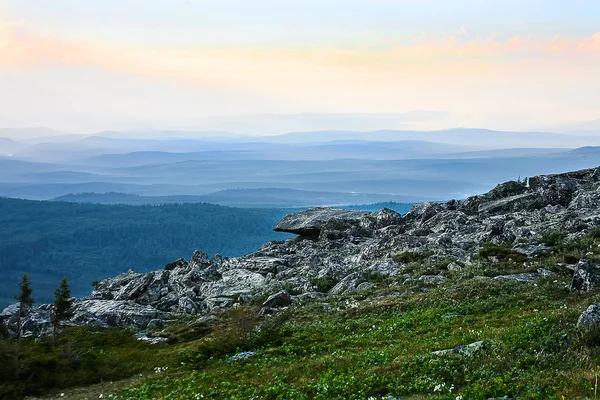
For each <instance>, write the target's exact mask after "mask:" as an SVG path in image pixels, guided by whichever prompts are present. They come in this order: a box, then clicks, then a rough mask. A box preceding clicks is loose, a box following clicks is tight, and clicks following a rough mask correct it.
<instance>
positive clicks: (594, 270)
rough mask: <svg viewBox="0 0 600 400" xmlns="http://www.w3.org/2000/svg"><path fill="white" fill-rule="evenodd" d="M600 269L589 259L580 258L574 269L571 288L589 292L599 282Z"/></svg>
mask: <svg viewBox="0 0 600 400" xmlns="http://www.w3.org/2000/svg"><path fill="white" fill-rule="evenodd" d="M599 275H600V269H599V268H598V266H597V265H595V264H593V263H592V262H591V261H590V260H588V259H583V260H579V262H578V263H577V264H576V265H575V268H574V271H573V280H572V281H571V290H573V291H578V292H589V291H590V290H592V289H593V288H594V287H596V284H597V283H598V277H599Z"/></svg>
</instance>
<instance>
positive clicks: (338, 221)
mask: <svg viewBox="0 0 600 400" xmlns="http://www.w3.org/2000/svg"><path fill="white" fill-rule="evenodd" d="M367 214H368V213H367V212H364V211H350V210H341V209H337V208H324V207H314V208H309V209H308V210H305V211H301V212H299V213H295V214H289V215H286V216H285V217H284V218H283V219H282V220H281V221H279V223H278V224H277V225H275V228H273V230H275V231H277V232H289V233H294V234H297V235H303V236H319V234H320V233H321V230H322V229H323V228H325V227H326V226H330V227H333V226H335V227H337V228H338V229H339V228H341V227H343V226H346V225H348V224H351V223H352V222H353V221H358V220H360V219H361V218H362V217H364V216H365V215H367Z"/></svg>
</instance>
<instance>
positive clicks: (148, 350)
mask: <svg viewBox="0 0 600 400" xmlns="http://www.w3.org/2000/svg"><path fill="white" fill-rule="evenodd" d="M548 242H553V249H554V250H553V252H552V254H550V255H548V256H546V257H541V258H538V259H534V260H528V261H527V262H526V264H527V265H526V266H523V265H522V263H516V262H515V261H514V260H512V261H509V258H511V257H510V256H507V257H506V258H505V259H504V260H502V261H501V262H499V263H491V262H489V261H487V260H486V259H485V258H484V257H483V256H482V259H480V260H479V261H477V262H476V263H474V265H472V266H465V267H464V269H463V271H461V272H459V273H454V272H453V273H451V274H448V276H449V280H448V281H447V282H445V283H443V284H441V285H432V286H429V287H426V289H427V290H424V288H423V286H420V285H416V286H415V284H414V282H407V283H404V282H403V279H404V278H398V280H395V279H393V278H386V279H373V280H372V281H373V282H374V283H375V284H376V289H374V290H373V291H372V292H370V293H357V294H354V295H351V296H346V297H329V298H326V299H319V300H315V301H305V302H303V303H301V304H299V305H297V306H295V307H294V308H292V309H290V310H288V311H286V312H283V313H281V314H278V315H275V316H266V317H259V316H258V313H257V311H258V309H257V308H256V306H246V307H240V308H237V309H232V310H229V311H226V312H223V313H220V314H219V315H218V316H219V318H220V321H218V322H217V323H215V324H199V325H198V324H189V323H188V322H180V323H176V324H173V325H170V326H168V327H167V328H165V332H163V334H164V335H165V336H167V337H169V339H170V340H169V343H164V344H159V345H153V346H151V345H147V344H142V343H139V342H136V341H133V340H132V339H131V338H130V335H129V336H128V334H127V333H126V332H123V331H97V332H96V331H93V330H89V329H88V330H86V329H82V328H79V329H73V330H71V331H70V332H66V333H65V334H64V335H63V337H62V338H61V344H60V345H59V347H60V348H61V349H62V350H61V351H57V352H53V351H51V350H48V349H47V348H46V347H43V346H42V347H43V349H46V350H44V351H42V352H39V351H38V349H36V346H39V345H40V344H39V343H31V342H24V344H26V346H25V347H27V346H32V349H35V350H31V355H35V358H36V359H40V358H41V359H43V360H46V358H47V357H49V356H48V354H54V356H53V357H55V358H56V359H58V360H63V358H61V357H64V349H66V348H67V347H68V346H67V343H69V341H73V340H74V338H79V340H80V341H81V343H80V344H79V345H78V346H79V347H78V348H81V349H84V348H86V349H91V350H90V351H91V353H92V354H94V355H95V357H96V359H95V360H96V361H94V362H92V361H90V364H85V363H84V364H80V365H79V367H78V368H83V367H84V366H85V365H88V366H89V367H90V368H91V367H93V368H95V369H96V370H95V371H97V372H95V373H96V374H97V375H96V379H97V380H96V382H97V381H98V380H100V379H102V380H104V381H105V384H100V385H99V386H94V385H92V386H86V387H84V388H78V389H64V388H65V387H69V386H72V385H73V384H74V383H79V384H84V383H86V382H88V383H91V382H92V381H93V379H89V376H88V375H86V374H84V375H82V376H80V377H77V376H73V377H70V378H69V379H67V380H63V381H61V380H57V381H56V382H57V383H56V384H55V386H54V389H50V390H49V388H48V387H46V389H45V390H46V393H49V394H51V395H53V396H56V393H58V391H60V392H64V393H65V397H67V398H69V397H70V398H90V399H91V398H98V396H99V395H100V394H103V397H104V398H107V395H108V394H109V393H110V394H112V395H113V397H112V398H114V399H121V400H126V399H368V398H373V399H383V398H386V397H387V396H395V397H401V398H403V399H424V398H435V399H445V400H456V399H457V398H461V396H462V399H469V400H471V399H474V400H478V399H489V398H494V397H503V396H509V397H514V398H518V399H560V400H562V399H578V398H579V399H592V398H595V391H594V390H595V387H594V384H595V380H596V377H597V375H598V374H599V368H598V366H599V365H600V336H599V335H598V334H597V333H594V332H579V331H578V330H577V329H576V323H577V318H578V316H579V315H580V313H581V312H582V311H584V310H585V309H586V308H587V306H588V305H590V304H594V303H599V302H600V290H594V291H592V292H589V293H571V292H570V291H569V289H568V287H569V283H570V277H569V275H568V274H566V273H563V274H559V275H557V276H556V277H552V278H544V279H540V280H538V281H537V282H536V283H535V284H523V283H518V282H506V281H494V280H479V279H473V276H475V275H482V272H485V275H488V276H494V275H499V274H503V273H506V271H507V270H510V271H513V270H517V269H518V268H520V269H521V270H535V269H536V268H540V267H544V268H550V269H555V270H557V271H558V270H559V269H560V267H558V266H557V264H556V263H557V262H561V261H559V260H562V259H563V258H564V256H565V254H571V253H575V254H580V253H582V254H587V255H588V257H595V256H596V255H598V254H599V253H600V248H599V247H598V245H599V244H600V235H598V237H596V236H594V235H587V236H586V237H584V238H582V239H581V240H580V241H577V242H568V243H567V242H565V241H564V240H562V239H559V236H552V237H551V238H549V239H548ZM491 250H494V251H495V252H496V254H498V253H503V254H506V253H507V251H508V250H507V249H506V246H502V247H501V248H499V249H490V251H491ZM588 253H591V254H588ZM485 257H487V256H485ZM411 262H417V261H411ZM438 264H439V265H438ZM438 264H432V265H421V266H419V268H420V269H422V270H429V269H433V270H435V269H436V268H440V269H443V268H444V264H445V261H444V262H443V263H438ZM440 272H442V271H440ZM323 301H326V302H327V303H328V306H329V307H326V308H325V307H323V305H322V303H323ZM326 309H327V310H328V311H325V310H326ZM93 332H96V333H94V334H92V333H93ZM159 334H160V332H159ZM98 335H100V336H98ZM102 335H104V336H102ZM93 336H96V337H97V339H90V338H89V337H93ZM84 337H85V338H88V339H86V340H83V338H84ZM477 341H484V343H485V345H484V347H483V348H481V349H480V350H478V351H475V352H473V354H471V355H464V354H454V353H451V354H446V355H434V354H432V352H433V351H436V350H441V349H452V348H454V347H456V346H459V345H465V344H469V343H473V342H477ZM76 342H77V341H76ZM11 343H13V345H14V344H15V343H14V342H11ZM28 351H29V350H28ZM241 351H254V352H256V355H255V356H253V357H249V358H246V359H242V360H236V361H230V357H231V356H232V355H234V354H236V353H238V352H241ZM101 352H104V354H102V353H101ZM38 362H41V363H42V364H39V365H49V364H44V363H45V362H47V360H46V361H43V362H42V361H39V360H38ZM64 362H65V361H64V360H63V361H60V362H59V363H58V364H53V365H59V364H60V363H64ZM102 363H108V366H106V365H104V364H102ZM67 364H68V363H67ZM36 365H37V364H36ZM60 365H62V364H60ZM65 365H66V364H65ZM157 367H160V368H158V369H157ZM163 367H168V368H166V369H163ZM64 368H65V369H64V371H72V370H69V369H68V368H71V367H67V366H65V367H64ZM72 368H74V366H72ZM86 368H87V367H86ZM84 370H85V368H84ZM0 372H2V371H0ZM82 374H83V372H82ZM140 374H141V376H140ZM0 376H4V375H2V374H1V373H0ZM26 376H27V374H24V375H23V377H26ZM59 376H63V375H60V374H59ZM63 379H66V378H64V377H63ZM80 379H82V381H80V382H77V381H78V380H80ZM116 379H125V380H123V381H121V382H118V383H114V384H110V385H108V386H107V384H106V382H110V381H114V380H116ZM14 383H15V381H14V380H13V381H12V383H3V386H2V387H3V388H4V387H5V386H6V385H10V384H14Z"/></svg>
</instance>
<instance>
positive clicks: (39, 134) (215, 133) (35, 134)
mask: <svg viewBox="0 0 600 400" xmlns="http://www.w3.org/2000/svg"><path fill="white" fill-rule="evenodd" d="M297 115H305V113H303V114H297ZM286 116H290V114H287V115H286ZM592 122H597V123H598V124H600V120H597V121H592ZM461 131H462V132H468V131H487V132H490V133H507V134H516V133H522V134H538V133H541V134H549V135H560V136H573V137H579V138H585V137H594V136H600V129H598V130H583V131H576V130H575V131H561V130H560V129H557V130H555V131H551V130H546V131H542V130H531V131H519V130H510V129H506V130H501V129H490V128H485V127H462V126H458V127H448V128H442V129H389V128H378V129H370V130H369V129H366V130H359V129H336V128H331V129H318V128H315V129H305V130H302V129H299V130H289V131H286V130H281V131H269V130H264V129H263V130H260V131H254V132H252V131H250V132H248V131H246V132H241V131H228V130H217V129H207V130H199V129H155V128H148V129H123V130H116V129H115V130H102V131H96V132H87V133H84V132H67V131H63V130H57V129H54V128H53V127H41V126H29V127H22V128H16V127H0V138H7V139H11V140H14V141H17V142H19V141H21V142H23V143H28V142H29V143H41V142H42V141H43V140H44V139H50V138H59V137H69V136H72V137H73V138H85V137H94V136H96V137H106V138H113V139H136V140H139V139H146V140H181V139H185V140H195V139H197V140H202V139H212V140H217V139H220V140H225V141H227V140H235V139H237V140H243V139H262V138H264V139H265V140H268V139H269V138H276V137H280V136H286V135H299V134H303V133H306V134H309V133H319V132H322V133H344V132H347V133H353V134H373V133H381V132H391V133H394V132H397V133H399V134H400V133H409V132H414V133H417V134H418V133H423V134H427V133H444V132H449V133H453V132H461ZM161 134H162V135H161ZM140 135H142V136H140ZM152 135H154V136H152ZM156 135H159V136H156ZM177 135H180V136H177ZM339 140H344V139H334V141H339ZM348 140H351V141H365V142H368V141H370V138H369V137H364V139H360V138H352V139H348ZM415 140H417V141H421V139H398V141H415ZM376 141H378V140H376ZM386 141H387V140H386ZM422 141H424V142H427V141H428V140H427V138H423V139H422ZM307 142H311V140H309V141H307ZM298 143H301V142H298Z"/></svg>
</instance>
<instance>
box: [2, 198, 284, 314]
mask: <svg viewBox="0 0 600 400" xmlns="http://www.w3.org/2000/svg"><path fill="white" fill-rule="evenodd" d="M287 212H288V211H287V210H284V209H240V208H230V207H223V206H217V205H213V204H204V203H200V204H168V205H159V206H127V205H110V206H108V205H99V204H77V203H64V202H48V201H28V200H20V199H8V198H0V308H2V307H3V306H5V305H7V304H8V303H10V302H12V301H13V296H14V295H16V294H17V292H18V286H17V284H18V281H19V277H20V275H21V274H22V273H25V272H26V273H28V274H29V277H30V279H31V281H32V283H33V289H34V298H35V300H36V302H37V303H38V304H39V303H41V302H44V301H49V300H50V299H51V297H52V293H53V291H54V289H55V288H56V287H57V285H58V282H59V281H60V279H61V278H62V277H63V276H65V275H66V276H68V277H69V282H71V286H72V289H73V295H74V296H84V295H87V294H88V293H89V292H90V290H91V289H92V288H91V286H90V284H91V283H92V282H93V281H95V280H100V279H103V278H105V277H109V276H114V275H117V274H119V273H121V272H124V271H127V270H129V269H132V270H134V271H149V270H154V269H159V268H162V267H163V266H164V265H165V264H166V263H168V262H170V261H173V260H175V259H177V258H179V257H186V258H189V257H190V256H191V254H192V252H193V251H194V250H195V249H198V250H202V251H205V252H207V253H209V255H211V256H212V255H214V254H216V253H220V254H221V255H223V256H238V255H242V254H245V253H249V252H252V251H254V250H256V249H257V248H258V247H260V246H261V245H262V244H263V243H265V242H267V241H269V240H274V239H285V238H286V237H287V236H286V235H285V234H282V233H276V232H273V231H272V227H273V226H274V225H275V224H276V223H277V221H278V220H279V219H280V218H282V217H283V215H285V214H286V213H287Z"/></svg>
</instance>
